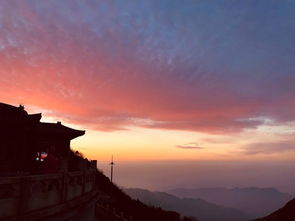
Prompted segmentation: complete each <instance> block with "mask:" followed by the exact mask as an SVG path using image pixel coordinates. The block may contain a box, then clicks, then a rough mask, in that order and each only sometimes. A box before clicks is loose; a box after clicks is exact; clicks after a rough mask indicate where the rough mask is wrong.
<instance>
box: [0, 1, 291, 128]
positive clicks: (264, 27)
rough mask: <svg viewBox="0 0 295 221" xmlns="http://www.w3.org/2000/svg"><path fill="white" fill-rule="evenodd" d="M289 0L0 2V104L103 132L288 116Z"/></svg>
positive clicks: (232, 124)
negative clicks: (37, 110)
mask: <svg viewBox="0 0 295 221" xmlns="http://www.w3.org/2000/svg"><path fill="white" fill-rule="evenodd" d="M294 9H295V4H294V3H293V2H291V1H285V2H278V1H275V0H265V1H259V2H257V1H254V0H250V1H235V3H229V2H228V1H215V4H212V3H208V2H207V1H185V2H180V1H171V0H169V1H166V0H161V1H141V2H140V3H135V2H133V1H128V0H127V1H124V2H123V1H98V0H87V1H84V2H83V3H82V2H81V1H78V0H58V1H37V0H31V1H25V0H24V1H17V0H10V1H1V2H0V76H1V78H0V88H1V90H0V99H1V101H4V102H10V103H19V102H21V103H24V104H27V105H34V106H38V107H40V108H44V109H48V110H50V111H51V112H52V113H51V114H52V115H54V116H59V117H63V118H66V119H67V120H68V121H69V122H72V123H78V124H81V125H85V126H89V127H92V128H95V129H98V130H104V131H111V130H119V129H126V128H128V127H129V126H140V127H146V128H159V129H177V130H191V131H201V132H207V133H235V132H239V131H241V130H243V129H245V128H255V127H257V126H258V125H261V124H263V123H264V122H265V119H271V120H272V121H273V122H275V123H276V122H277V123H285V122H291V121H294V120H295V112H294V111H293V110H294V108H295V101H294V94H295V87H294V85H295V75H294V65H293V63H294V57H295V53H294V52H295V43H294V37H295V31H294V29H293V27H294V21H295V15H294V13H293V12H294Z"/></svg>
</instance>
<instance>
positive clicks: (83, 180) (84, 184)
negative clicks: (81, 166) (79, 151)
mask: <svg viewBox="0 0 295 221" xmlns="http://www.w3.org/2000/svg"><path fill="white" fill-rule="evenodd" d="M82 176H83V177H82V185H83V186H82V195H84V194H85V188H86V170H83V175H82Z"/></svg>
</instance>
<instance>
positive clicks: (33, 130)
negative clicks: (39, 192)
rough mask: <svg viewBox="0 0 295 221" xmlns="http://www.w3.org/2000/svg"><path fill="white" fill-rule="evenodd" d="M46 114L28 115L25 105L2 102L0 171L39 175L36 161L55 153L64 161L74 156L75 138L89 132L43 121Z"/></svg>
mask: <svg viewBox="0 0 295 221" xmlns="http://www.w3.org/2000/svg"><path fill="white" fill-rule="evenodd" d="M41 117H42V115H41V114H40V113H39V114H28V113H27V112H26V111H25V110H24V107H23V106H21V105H20V106H19V107H14V106H11V105H8V104H3V103H0V122H1V124H0V142H1V143H0V146H1V148H0V172H1V174H2V175H5V174H8V175H9V174H12V173H20V172H30V173H37V172H38V171H37V167H38V165H37V164H36V161H38V160H41V161H42V159H41V157H40V155H41V153H43V155H44V154H45V155H47V154H49V153H50V154H52V155H54V156H56V157H58V158H59V159H60V160H61V161H62V162H63V164H64V165H63V168H64V169H65V170H66V169H67V168H65V167H66V166H65V165H67V164H68V163H67V162H66V161H67V160H68V158H69V154H70V142H71V140H72V139H74V138H76V137H79V136H82V135H84V134H85V131H81V130H75V129H72V128H69V127H66V126H64V125H62V124H61V123H60V122H57V123H43V122H40V120H41Z"/></svg>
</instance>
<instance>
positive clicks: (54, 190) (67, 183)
mask: <svg viewBox="0 0 295 221" xmlns="http://www.w3.org/2000/svg"><path fill="white" fill-rule="evenodd" d="M95 177H96V169H89V170H85V171H77V172H69V173H59V174H46V175H33V176H18V177H1V178H0V220H21V218H22V219H25V220H38V219H40V220H42V219H43V218H44V217H46V216H52V215H54V214H55V213H61V212H64V211H65V210H70V209H71V208H74V207H75V206H79V204H82V203H86V202H87V201H89V200H91V199H93V198H95V197H96V186H95ZM25 217H27V218H25ZM28 217H33V218H28ZM34 217H35V218H34ZM36 217H37V218H36Z"/></svg>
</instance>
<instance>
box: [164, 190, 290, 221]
mask: <svg viewBox="0 0 295 221" xmlns="http://www.w3.org/2000/svg"><path fill="white" fill-rule="evenodd" d="M167 192H168V193H170V194H174V195H176V196H178V197H192V198H201V199H204V200H206V201H208V202H210V203H215V204H218V205H223V206H227V207H232V208H236V209H239V210H241V211H243V212H244V213H246V214H247V215H249V216H250V217H251V218H252V219H254V218H257V217H263V216H266V215H268V214H270V213H271V212H273V211H275V210H277V209H278V208H281V207H282V206H283V205H285V204H286V203H287V202H288V201H289V200H291V199H292V198H293V197H292V196H291V195H290V194H287V193H281V192H279V191H278V190H276V189H274V188H257V187H248V188H233V189H227V188H195V189H184V188H178V189H173V190H169V191H167Z"/></svg>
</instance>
